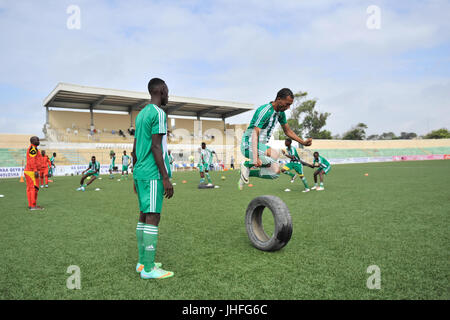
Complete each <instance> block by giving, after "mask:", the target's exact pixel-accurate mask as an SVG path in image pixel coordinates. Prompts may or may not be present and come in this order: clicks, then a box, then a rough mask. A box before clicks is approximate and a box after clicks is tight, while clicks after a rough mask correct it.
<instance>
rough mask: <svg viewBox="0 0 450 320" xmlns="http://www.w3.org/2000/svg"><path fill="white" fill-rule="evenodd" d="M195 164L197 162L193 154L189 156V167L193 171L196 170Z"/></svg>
mask: <svg viewBox="0 0 450 320" xmlns="http://www.w3.org/2000/svg"><path fill="white" fill-rule="evenodd" d="M194 162H195V158H194V155H193V154H191V155H190V156H189V166H190V167H191V171H192V170H194Z"/></svg>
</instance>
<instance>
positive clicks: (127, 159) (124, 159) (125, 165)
mask: <svg viewBox="0 0 450 320" xmlns="http://www.w3.org/2000/svg"><path fill="white" fill-rule="evenodd" d="M130 164H131V161H130V156H129V155H127V151H126V150H124V151H123V156H122V178H123V173H124V172H125V173H126V175H125V177H126V178H127V180H128V167H129V166H130Z"/></svg>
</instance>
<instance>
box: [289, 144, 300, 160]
mask: <svg viewBox="0 0 450 320" xmlns="http://www.w3.org/2000/svg"><path fill="white" fill-rule="evenodd" d="M286 151H287V154H288V155H290V156H293V157H294V159H291V162H299V160H300V157H299V156H298V153H297V149H295V148H294V147H292V146H291V147H290V148H286Z"/></svg>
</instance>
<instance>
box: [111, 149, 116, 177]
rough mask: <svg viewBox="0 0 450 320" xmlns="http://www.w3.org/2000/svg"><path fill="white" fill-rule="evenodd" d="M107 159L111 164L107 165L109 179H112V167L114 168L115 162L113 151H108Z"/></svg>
mask: <svg viewBox="0 0 450 320" xmlns="http://www.w3.org/2000/svg"><path fill="white" fill-rule="evenodd" d="M109 157H110V159H111V162H110V164H109V178H110V179H114V174H113V171H114V166H115V164H114V162H115V161H116V154H115V153H114V151H113V150H111V151H110V153H109Z"/></svg>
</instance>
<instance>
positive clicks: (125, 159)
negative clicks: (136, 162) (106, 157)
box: [122, 155, 130, 167]
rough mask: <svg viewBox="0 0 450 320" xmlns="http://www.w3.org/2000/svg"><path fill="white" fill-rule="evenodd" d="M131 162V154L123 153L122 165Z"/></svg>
mask: <svg viewBox="0 0 450 320" xmlns="http://www.w3.org/2000/svg"><path fill="white" fill-rule="evenodd" d="M129 164H130V156H129V155H123V156H122V165H123V166H127V167H128V165H129Z"/></svg>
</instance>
